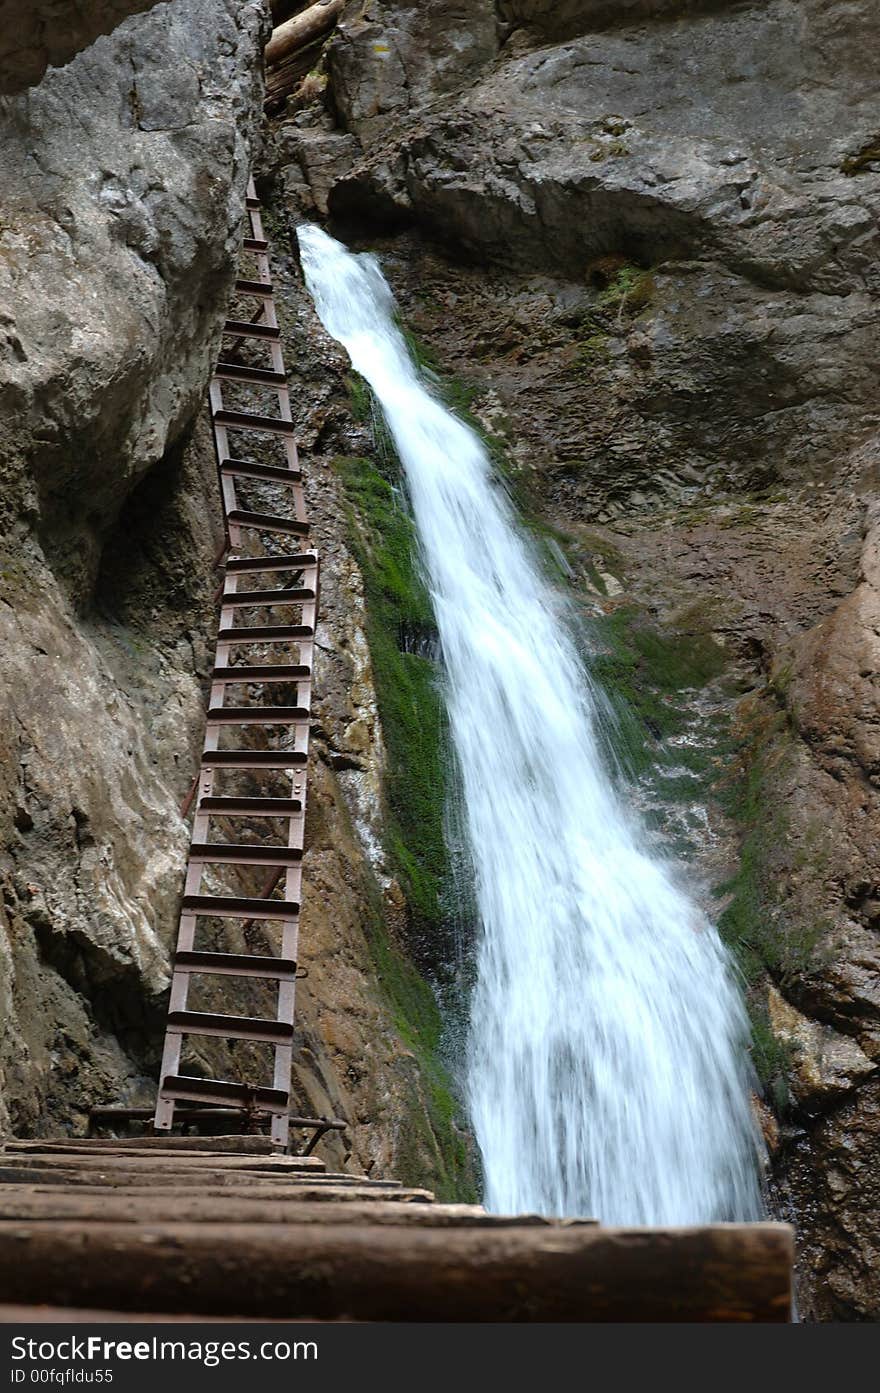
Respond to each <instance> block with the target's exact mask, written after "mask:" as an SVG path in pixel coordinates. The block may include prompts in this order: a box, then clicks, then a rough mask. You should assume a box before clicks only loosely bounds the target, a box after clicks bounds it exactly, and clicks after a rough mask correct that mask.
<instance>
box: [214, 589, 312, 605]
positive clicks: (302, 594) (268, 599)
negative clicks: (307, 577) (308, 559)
mask: <svg viewBox="0 0 880 1393" xmlns="http://www.w3.org/2000/svg"><path fill="white" fill-rule="evenodd" d="M314 599H315V592H314V590H311V589H310V588H309V587H308V586H304V585H291V586H288V588H287V589H284V588H283V587H282V588H281V589H280V590H224V591H223V593H222V595H221V596H220V603H221V605H222V606H223V608H224V609H226V608H227V606H229V605H231V606H233V608H238V609H243V608H246V607H247V606H248V605H260V606H262V605H299V604H307V603H308V602H309V601H310V600H314Z"/></svg>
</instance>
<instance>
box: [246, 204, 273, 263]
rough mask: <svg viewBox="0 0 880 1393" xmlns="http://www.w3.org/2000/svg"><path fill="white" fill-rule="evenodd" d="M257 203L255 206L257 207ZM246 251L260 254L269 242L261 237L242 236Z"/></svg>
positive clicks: (266, 248)
mask: <svg viewBox="0 0 880 1393" xmlns="http://www.w3.org/2000/svg"><path fill="white" fill-rule="evenodd" d="M259 206H260V205H259V203H258V204H257V207H258V208H259ZM241 245H242V247H243V248H244V250H245V251H246V252H259V253H260V254H261V255H265V253H266V252H267V251H268V250H269V243H268V242H267V241H265V240H264V239H263V238H261V237H244V238H243V239H242V243H241Z"/></svg>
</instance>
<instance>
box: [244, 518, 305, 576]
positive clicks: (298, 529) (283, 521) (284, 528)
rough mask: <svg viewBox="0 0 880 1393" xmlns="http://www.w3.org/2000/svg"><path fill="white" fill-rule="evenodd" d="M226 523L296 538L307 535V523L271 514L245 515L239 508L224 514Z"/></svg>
mask: <svg viewBox="0 0 880 1393" xmlns="http://www.w3.org/2000/svg"><path fill="white" fill-rule="evenodd" d="M226 521H227V522H228V523H230V524H231V525H232V526H233V527H255V528H256V529H257V530H258V531H259V532H290V533H292V534H293V535H294V536H297V537H307V536H308V535H309V524H308V523H307V522H300V520H299V518H279V517H276V516H275V515H274V514H273V513H246V512H243V511H242V510H241V509H240V508H233V510H232V511H231V512H229V513H227V514H226ZM227 569H228V568H227ZM267 569H268V568H267Z"/></svg>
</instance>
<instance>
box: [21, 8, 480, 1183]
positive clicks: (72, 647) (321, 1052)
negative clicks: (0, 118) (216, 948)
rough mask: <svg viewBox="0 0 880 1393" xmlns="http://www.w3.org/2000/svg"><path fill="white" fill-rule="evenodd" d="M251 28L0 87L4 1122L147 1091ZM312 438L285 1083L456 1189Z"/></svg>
mask: <svg viewBox="0 0 880 1393" xmlns="http://www.w3.org/2000/svg"><path fill="white" fill-rule="evenodd" d="M111 8H112V7H108V6H105V7H104V11H105V13H109V10H110V9H111ZM130 8H133V7H130ZM143 8H146V7H143ZM68 17H69V16H68ZM266 30H267V10H266V7H265V6H264V5H263V4H262V3H261V0H254V2H253V3H240V0H176V3H175V4H173V5H161V6H157V7H156V8H155V10H152V11H151V12H150V13H149V14H146V15H142V16H140V17H134V18H131V19H129V20H127V21H126V22H125V23H122V24H120V25H119V26H118V28H116V29H115V31H114V32H113V34H112V35H110V36H108V37H105V38H101V39H99V40H97V42H95V43H94V44H93V45H92V46H91V47H90V48H88V49H87V50H86V51H84V52H82V53H80V54H79V55H78V56H77V57H76V58H74V59H73V61H72V62H71V63H70V64H69V66H67V67H66V68H64V69H63V70H61V71H58V72H50V73H48V74H47V75H46V77H45V78H44V80H43V81H42V82H41V83H40V84H39V85H38V86H35V87H34V88H33V89H32V90H31V91H29V92H27V93H26V94H22V95H20V96H17V97H12V98H9V99H8V100H6V102H5V107H4V127H3V137H2V142H0V174H2V181H3V186H4V194H5V197H4V209H3V215H2V219H0V303H2V305H3V307H4V308H3V312H2V316H0V345H2V347H0V403H2V408H3V417H4V452H3V457H2V462H0V477H2V498H3V503H2V509H3V520H4V528H3V535H4V541H3V546H2V553H0V630H2V656H0V885H2V900H0V1002H2V1007H3V1013H4V1022H5V1025H6V1029H5V1031H4V1035H3V1041H2V1044H0V1130H2V1131H3V1132H6V1131H8V1130H13V1131H15V1132H17V1133H19V1134H23V1135H34V1134H37V1135H57V1134H58V1133H67V1132H72V1133H74V1134H79V1133H82V1131H83V1130H84V1129H85V1126H86V1123H87V1117H88V1110H89V1108H90V1107H91V1106H92V1105H94V1104H96V1103H123V1104H124V1103H129V1104H132V1105H141V1104H150V1103H151V1102H152V1100H153V1098H154V1096H155V1083H156V1077H157V1071H158V1066H159V1052H160V1050H161V1041H162V1036H163V1032H164V1017H165V1012H166V1008H167V987H168V980H169V971H168V963H169V952H170V949H171V946H172V944H173V941H174V937H175V935H176V928H177V924H176V921H177V910H178V903H179V896H180V892H181V888H182V881H181V876H182V870H183V866H184V864H185V859H186V850H187V842H188V833H187V827H186V823H185V822H184V820H183V818H182V817H181V816H180V813H179V809H180V806H181V804H182V802H183V800H184V797H185V795H186V794H187V791H188V789H189V786H190V781H191V779H192V777H193V775H194V773H195V771H196V768H197V766H198V757H199V752H200V749H201V739H202V729H203V722H204V709H205V694H206V683H207V678H208V674H209V671H210V667H211V663H212V660H213V638H214V632H215V628H216V610H215V604H214V598H213V590H214V587H215V582H216V577H215V575H214V571H213V567H214V559H215V556H216V553H217V550H218V544H219V542H220V540H221V522H220V516H219V507H218V501H217V497H216V492H217V485H216V468H215V462H214V455H213V445H212V442H211V437H210V432H209V429H208V426H207V422H206V421H205V420H204V418H199V419H197V417H198V414H199V412H200V409H201V408H202V406H203V403H204V400H205V394H206V388H207V381H208V377H209V375H210V370H211V367H212V364H213V361H214V358H215V356H216V352H217V347H218V336H219V329H220V325H221V321H222V319H223V318H224V316H225V311H226V302H227V298H228V294H229V290H230V287H231V284H232V280H233V276H234V271H235V265H236V258H237V252H238V246H239V239H240V233H241V224H242V217H243V210H244V191H245V183H246V179H247V175H248V172H249V169H250V167H251V162H252V159H253V156H254V151H255V147H256V142H257V130H258V123H259V118H260V108H261V100H262V78H261V53H262V45H263V40H264V38H265V34H266ZM273 251H274V252H276V253H277V255H276V259H275V262H274V265H273V271H274V272H275V273H276V274H277V277H278V282H279V284H284V283H289V282H291V276H292V270H293V268H292V265H291V264H290V261H289V257H286V256H285V246H284V241H283V239H282V240H281V241H280V243H279V244H278V245H277V246H276V247H274V248H273ZM300 320H301V321H302V322H300ZM300 320H294V321H293V322H292V323H291V325H290V327H289V331H288V337H289V342H288V344H287V355H288V360H289V361H290V362H291V363H298V364H301V363H303V362H304V361H309V360H310V361H311V364H312V375H313V380H311V381H309V382H306V383H304V384H303V387H304V390H302V391H300V392H299V393H298V394H297V404H298V408H299V411H300V419H299V422H298V424H299V426H300V430H301V438H302V440H303V442H304V443H305V444H307V445H309V444H311V445H312V446H313V447H314V445H315V441H316V437H317V435H318V434H319V428H320V424H321V422H322V420H323V414H322V402H323V394H325V393H326V391H327V385H326V383H327V380H328V377H329V378H333V374H334V372H335V373H336V379H337V380H338V377H339V374H338V363H337V364H334V362H333V361H332V358H333V355H332V354H331V362H330V363H329V364H322V363H321V362H320V359H319V355H318V353H317V352H316V351H314V350H312V351H311V352H310V351H309V342H310V339H311V337H312V335H313V324H312V321H311V319H309V320H308V321H306V320H305V319H303V318H302V316H300ZM336 357H337V359H338V355H336ZM194 422H195V425H194ZM313 453H314V455H315V456H316V458H315V461H314V462H313V468H312V478H311V482H310V488H309V503H310V508H311V509H312V510H313V519H314V533H315V536H316V541H317V543H318V545H319V546H320V547H321V549H322V554H323V560H324V571H323V588H322V613H321V627H320V633H319V644H318V656H317V660H316V679H317V688H318V690H319V692H320V693H321V696H320V701H319V707H320V710H319V728H318V729H317V730H316V732H315V742H314V748H315V761H314V777H313V780H312V785H311V790H310V795H311V796H310V803H309V823H308V828H307V846H308V851H307V854H306V863H307V864H306V876H307V881H308V885H309V892H308V895H307V896H306V906H305V909H304V915H303V925H302V940H303V952H304V957H307V958H308V963H309V973H310V975H309V977H308V979H307V980H306V981H304V982H302V983H301V984H300V990H299V993H298V1008H297V1031H298V1036H297V1046H298V1048H297V1051H296V1058H297V1064H296V1075H295V1091H296V1106H297V1108H298V1109H299V1110H300V1111H303V1112H307V1113H310V1114H314V1113H318V1114H322V1115H331V1114H332V1115H341V1116H343V1117H344V1118H345V1119H346V1120H347V1121H348V1123H349V1130H348V1132H347V1133H346V1136H345V1138H344V1139H343V1138H340V1137H339V1136H338V1135H334V1136H332V1137H331V1138H329V1139H328V1140H327V1141H325V1142H324V1143H322V1150H323V1151H324V1152H325V1154H327V1155H328V1158H329V1159H330V1160H331V1161H332V1163H333V1164H335V1165H337V1166H341V1165H343V1164H344V1163H345V1162H346V1161H347V1160H348V1159H349V1157H350V1156H353V1158H354V1162H355V1164H356V1165H358V1166H360V1167H364V1168H367V1169H369V1170H377V1171H378V1172H379V1173H381V1174H397V1175H403V1176H404V1177H409V1176H412V1177H417V1178H419V1179H420V1180H424V1181H427V1182H428V1183H434V1184H436V1185H437V1187H438V1188H439V1189H440V1190H441V1191H444V1192H445V1193H448V1194H450V1195H452V1194H454V1193H460V1192H461V1191H460V1189H459V1191H458V1192H456V1191H455V1187H454V1183H453V1181H452V1180H450V1179H449V1178H448V1176H447V1174H446V1170H445V1159H444V1155H443V1154H442V1152H443V1146H442V1144H441V1142H439V1141H438V1138H437V1133H436V1130H435V1129H436V1122H435V1117H436V1108H435V1109H434V1111H433V1112H432V1111H431V1106H432V1095H430V1094H429V1085H428V1083H427V1081H426V1080H425V1078H424V1077H423V1073H422V1070H421V1069H420V1066H419V1064H418V1062H417V1060H416V1058H415V1056H414V1054H413V1050H412V1049H411V1048H410V1047H409V1045H407V1044H405V1043H404V1041H403V1040H402V1038H401V1035H400V1032H399V1029H398V1028H397V1025H396V1023H395V1020H394V1016H393V1013H392V1009H391V1006H390V1004H389V999H388V994H387V992H385V991H384V990H383V986H382V984H381V983H380V981H379V975H378V970H377V966H376V949H375V944H374V943H373V942H372V941H371V934H372V936H373V938H375V937H376V936H377V935H378V936H382V941H383V944H384V945H385V947H384V950H383V951H384V960H383V961H384V962H385V964H386V971H387V970H388V964H392V965H394V964H395V963H396V961H397V958H396V956H395V951H394V949H393V946H389V945H388V944H387V941H386V937H385V935H386V927H385V917H386V910H387V915H388V917H390V918H392V919H393V917H394V915H395V914H397V913H398V910H397V908H396V904H395V897H396V896H397V895H398V894H399V892H398V891H396V889H395V887H394V886H393V884H391V883H390V882H389V878H388V877H387V876H386V877H384V880H383V884H382V885H381V886H380V885H379V884H378V883H377V880H376V871H377V867H376V865H375V864H374V862H373V860H371V857H374V852H375V850H376V848H377V847H378V840H377V834H378V829H379V822H380V817H381V804H382V788H381V783H382V778H381V776H382V758H383V754H382V735H381V731H380V729H379V727H378V720H377V715H376V700H375V693H374V691H373V685H372V673H371V670H370V663H369V655H368V652H367V646H366V641H365V638H364V633H363V599H362V583H361V578H360V574H359V572H358V569H357V566H356V564H355V562H354V560H353V558H352V557H351V555H350V554H349V552H348V550H347V548H346V546H345V543H344V541H343V534H344V530H345V529H344V526H343V521H342V519H343V514H344V508H343V505H342V502H341V500H340V498H339V496H338V485H337V484H336V482H335V480H334V477H333V476H332V474H331V473H330V472H329V471H328V470H324V469H322V467H321V457H320V450H319V449H313ZM383 887H384V888H383ZM400 971H404V972H405V971H406V968H405V965H404V966H402V967H401V968H400ZM409 971H410V972H411V969H409ZM421 989H422V990H423V991H424V992H427V988H426V987H424V984H421ZM256 990H257V989H256V988H254V987H253V986H252V984H247V983H242V984H240V987H239V988H238V991H239V999H238V1000H233V999H232V998H231V996H230V995H229V993H228V992H227V994H225V996H224V1001H223V1005H222V1008H221V1009H225V1010H233V1011H235V1010H238V1011H240V1012H241V1013H242V1014H261V1011H260V1010H259V1009H258V1007H257V1003H256V998H255V996H254V993H255V992H256ZM263 1005H265V1003H263ZM207 1009H211V1007H210V1004H207ZM262 1013H264V1014H265V1013H266V1012H262ZM244 1053H245V1052H243V1051H241V1050H239V1052H238V1054H236V1052H235V1050H234V1048H232V1047H229V1046H227V1045H225V1044H222V1043H217V1044H214V1045H211V1044H210V1043H209V1044H208V1045H207V1046H206V1045H203V1044H201V1043H199V1044H197V1045H195V1046H193V1047H191V1049H190V1054H189V1058H188V1061H187V1067H191V1068H194V1069H195V1070H196V1071H199V1070H202V1069H204V1070H206V1071H207V1072H209V1073H211V1074H213V1075H214V1076H219V1077H233V1078H234V1077H237V1076H238V1072H239V1070H238V1066H239V1065H243V1066H244V1067H245V1068H248V1067H249V1061H248V1059H247V1058H245V1057H244ZM250 1062H251V1063H253V1062H256V1063H257V1065H258V1067H260V1068H262V1066H263V1065H264V1062H265V1061H264V1060H263V1059H262V1058H261V1059H259V1060H256V1061H250ZM450 1135H451V1133H450V1127H449V1124H448V1121H447V1122H446V1133H445V1136H446V1137H447V1138H448V1137H449V1136H450ZM453 1140H454V1138H453Z"/></svg>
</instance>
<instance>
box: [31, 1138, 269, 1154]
mask: <svg viewBox="0 0 880 1393" xmlns="http://www.w3.org/2000/svg"><path fill="white" fill-rule="evenodd" d="M38 1145H39V1146H40V1147H41V1149H42V1150H43V1151H46V1150H49V1149H51V1150H53V1151H54V1150H56V1148H65V1149H66V1148H68V1147H78V1148H83V1149H88V1150H90V1151H98V1152H100V1151H102V1150H105V1149H106V1148H110V1147H114V1146H122V1147H125V1149H126V1151H213V1152H217V1151H229V1152H232V1153H233V1154H234V1155H237V1156H277V1155H278V1154H279V1152H278V1148H277V1147H275V1146H273V1145H272V1138H271V1137H263V1136H259V1137H249V1136H237V1135H232V1136H217V1137H201V1136H199V1137H169V1136H163V1135H162V1134H161V1133H155V1134H154V1133H152V1132H149V1133H147V1135H146V1136H143V1137H53V1139H52V1140H51V1141H49V1142H45V1141H43V1142H40V1141H39V1139H35V1140H33V1141H31V1140H30V1139H22V1140H18V1139H16V1140H15V1141H8V1142H6V1144H5V1150H7V1151H14V1150H18V1149H19V1148H23V1147H26V1146H32V1147H34V1148H35V1149H36V1148H37V1146H38Z"/></svg>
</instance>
